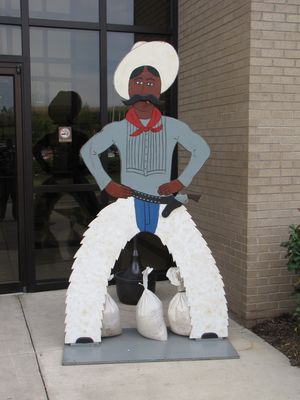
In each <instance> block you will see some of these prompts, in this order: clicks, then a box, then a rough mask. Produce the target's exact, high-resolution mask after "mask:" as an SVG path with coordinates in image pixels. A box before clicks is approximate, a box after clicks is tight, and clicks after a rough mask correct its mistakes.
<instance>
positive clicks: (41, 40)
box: [30, 28, 100, 279]
mask: <svg viewBox="0 0 300 400" xmlns="http://www.w3.org/2000/svg"><path fill="white" fill-rule="evenodd" d="M30 40H31V74H32V76H31V82H32V127H33V132H32V138H33V156H34V161H33V167H34V171H33V172H34V186H35V187H36V190H35V191H36V193H35V199H34V208H35V245H36V265H37V277H38V279H46V278H62V277H66V276H68V275H69V273H70V267H71V265H72V259H73V255H74V253H75V252H76V250H77V249H78V247H79V245H80V240H81V238H82V233H83V231H84V230H85V229H86V227H87V225H88V223H89V222H90V221H91V220H92V219H93V218H94V217H95V216H96V214H97V213H98V211H99V209H100V202H99V199H98V198H97V196H96V194H95V192H94V191H91V190H89V191H81V190H79V189H78V190H76V185H78V184H88V183H93V182H94V181H93V179H92V177H91V176H90V175H89V173H88V170H87V168H86V167H85V164H84V163H83V161H82V160H81V158H80V153H79V152H80V149H81V147H82V146H83V144H84V143H85V142H86V141H87V140H88V138H89V137H90V136H91V135H93V134H94V133H95V132H97V131H99V130H100V125H99V121H100V108H99V101H100V100H99V36H98V33H96V32H86V31H77V30H67V29H63V30H59V29H44V28H41V29H40V28H32V29H31V32H30ZM58 184H59V185H71V189H68V191H67V192H65V191H61V190H56V189H55V186H56V185H58ZM69 187H70V186H69ZM72 187H73V188H74V189H72ZM39 188H41V189H43V190H39ZM98 195H99V193H98Z"/></svg>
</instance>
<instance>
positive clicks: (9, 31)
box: [0, 25, 22, 56]
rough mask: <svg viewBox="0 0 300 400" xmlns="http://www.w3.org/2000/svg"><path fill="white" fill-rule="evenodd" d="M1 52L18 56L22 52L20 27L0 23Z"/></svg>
mask: <svg viewBox="0 0 300 400" xmlns="http://www.w3.org/2000/svg"><path fill="white" fill-rule="evenodd" d="M1 54H9V55H13V56H20V55H21V54H22V46H21V28H20V27H19V26H10V25H0V55H1Z"/></svg>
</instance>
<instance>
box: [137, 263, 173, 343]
mask: <svg viewBox="0 0 300 400" xmlns="http://www.w3.org/2000/svg"><path fill="white" fill-rule="evenodd" d="M152 270H153V268H150V267H147V268H146V269H145V270H144V271H143V286H144V292H143V294H142V296H141V298H140V300H139V302H138V304H137V306H136V325H137V330H138V332H139V333H140V334H141V335H142V336H144V337H146V338H149V339H155V340H162V341H164V340H167V338H168V334H167V327H166V324H165V321H164V317H163V308H162V302H161V301H160V300H159V298H158V297H157V296H156V295H155V294H154V293H153V292H151V290H149V289H148V275H149V274H150V273H151V272H152Z"/></svg>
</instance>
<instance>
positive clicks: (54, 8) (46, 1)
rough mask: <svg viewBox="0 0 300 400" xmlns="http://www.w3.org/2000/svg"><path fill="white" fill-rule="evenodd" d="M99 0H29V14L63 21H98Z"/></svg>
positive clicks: (32, 16) (33, 16)
mask: <svg viewBox="0 0 300 400" xmlns="http://www.w3.org/2000/svg"><path fill="white" fill-rule="evenodd" d="M98 3H99V0H84V1H82V0H29V16H30V17H31V18H44V19H54V20H65V21H86V22H98V20H99V8H98Z"/></svg>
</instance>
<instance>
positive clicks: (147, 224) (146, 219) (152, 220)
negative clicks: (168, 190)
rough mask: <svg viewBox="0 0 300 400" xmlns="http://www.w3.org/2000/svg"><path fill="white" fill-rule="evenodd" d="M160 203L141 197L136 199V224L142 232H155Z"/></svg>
mask: <svg viewBox="0 0 300 400" xmlns="http://www.w3.org/2000/svg"><path fill="white" fill-rule="evenodd" d="M159 206H160V205H159V204H157V203H151V202H149V201H144V200H140V199H136V198H135V199H134V208H135V218H136V224H137V226H138V228H139V230H140V231H141V232H150V233H153V234H154V233H155V230H156V227H157V223H158V217H159Z"/></svg>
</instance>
